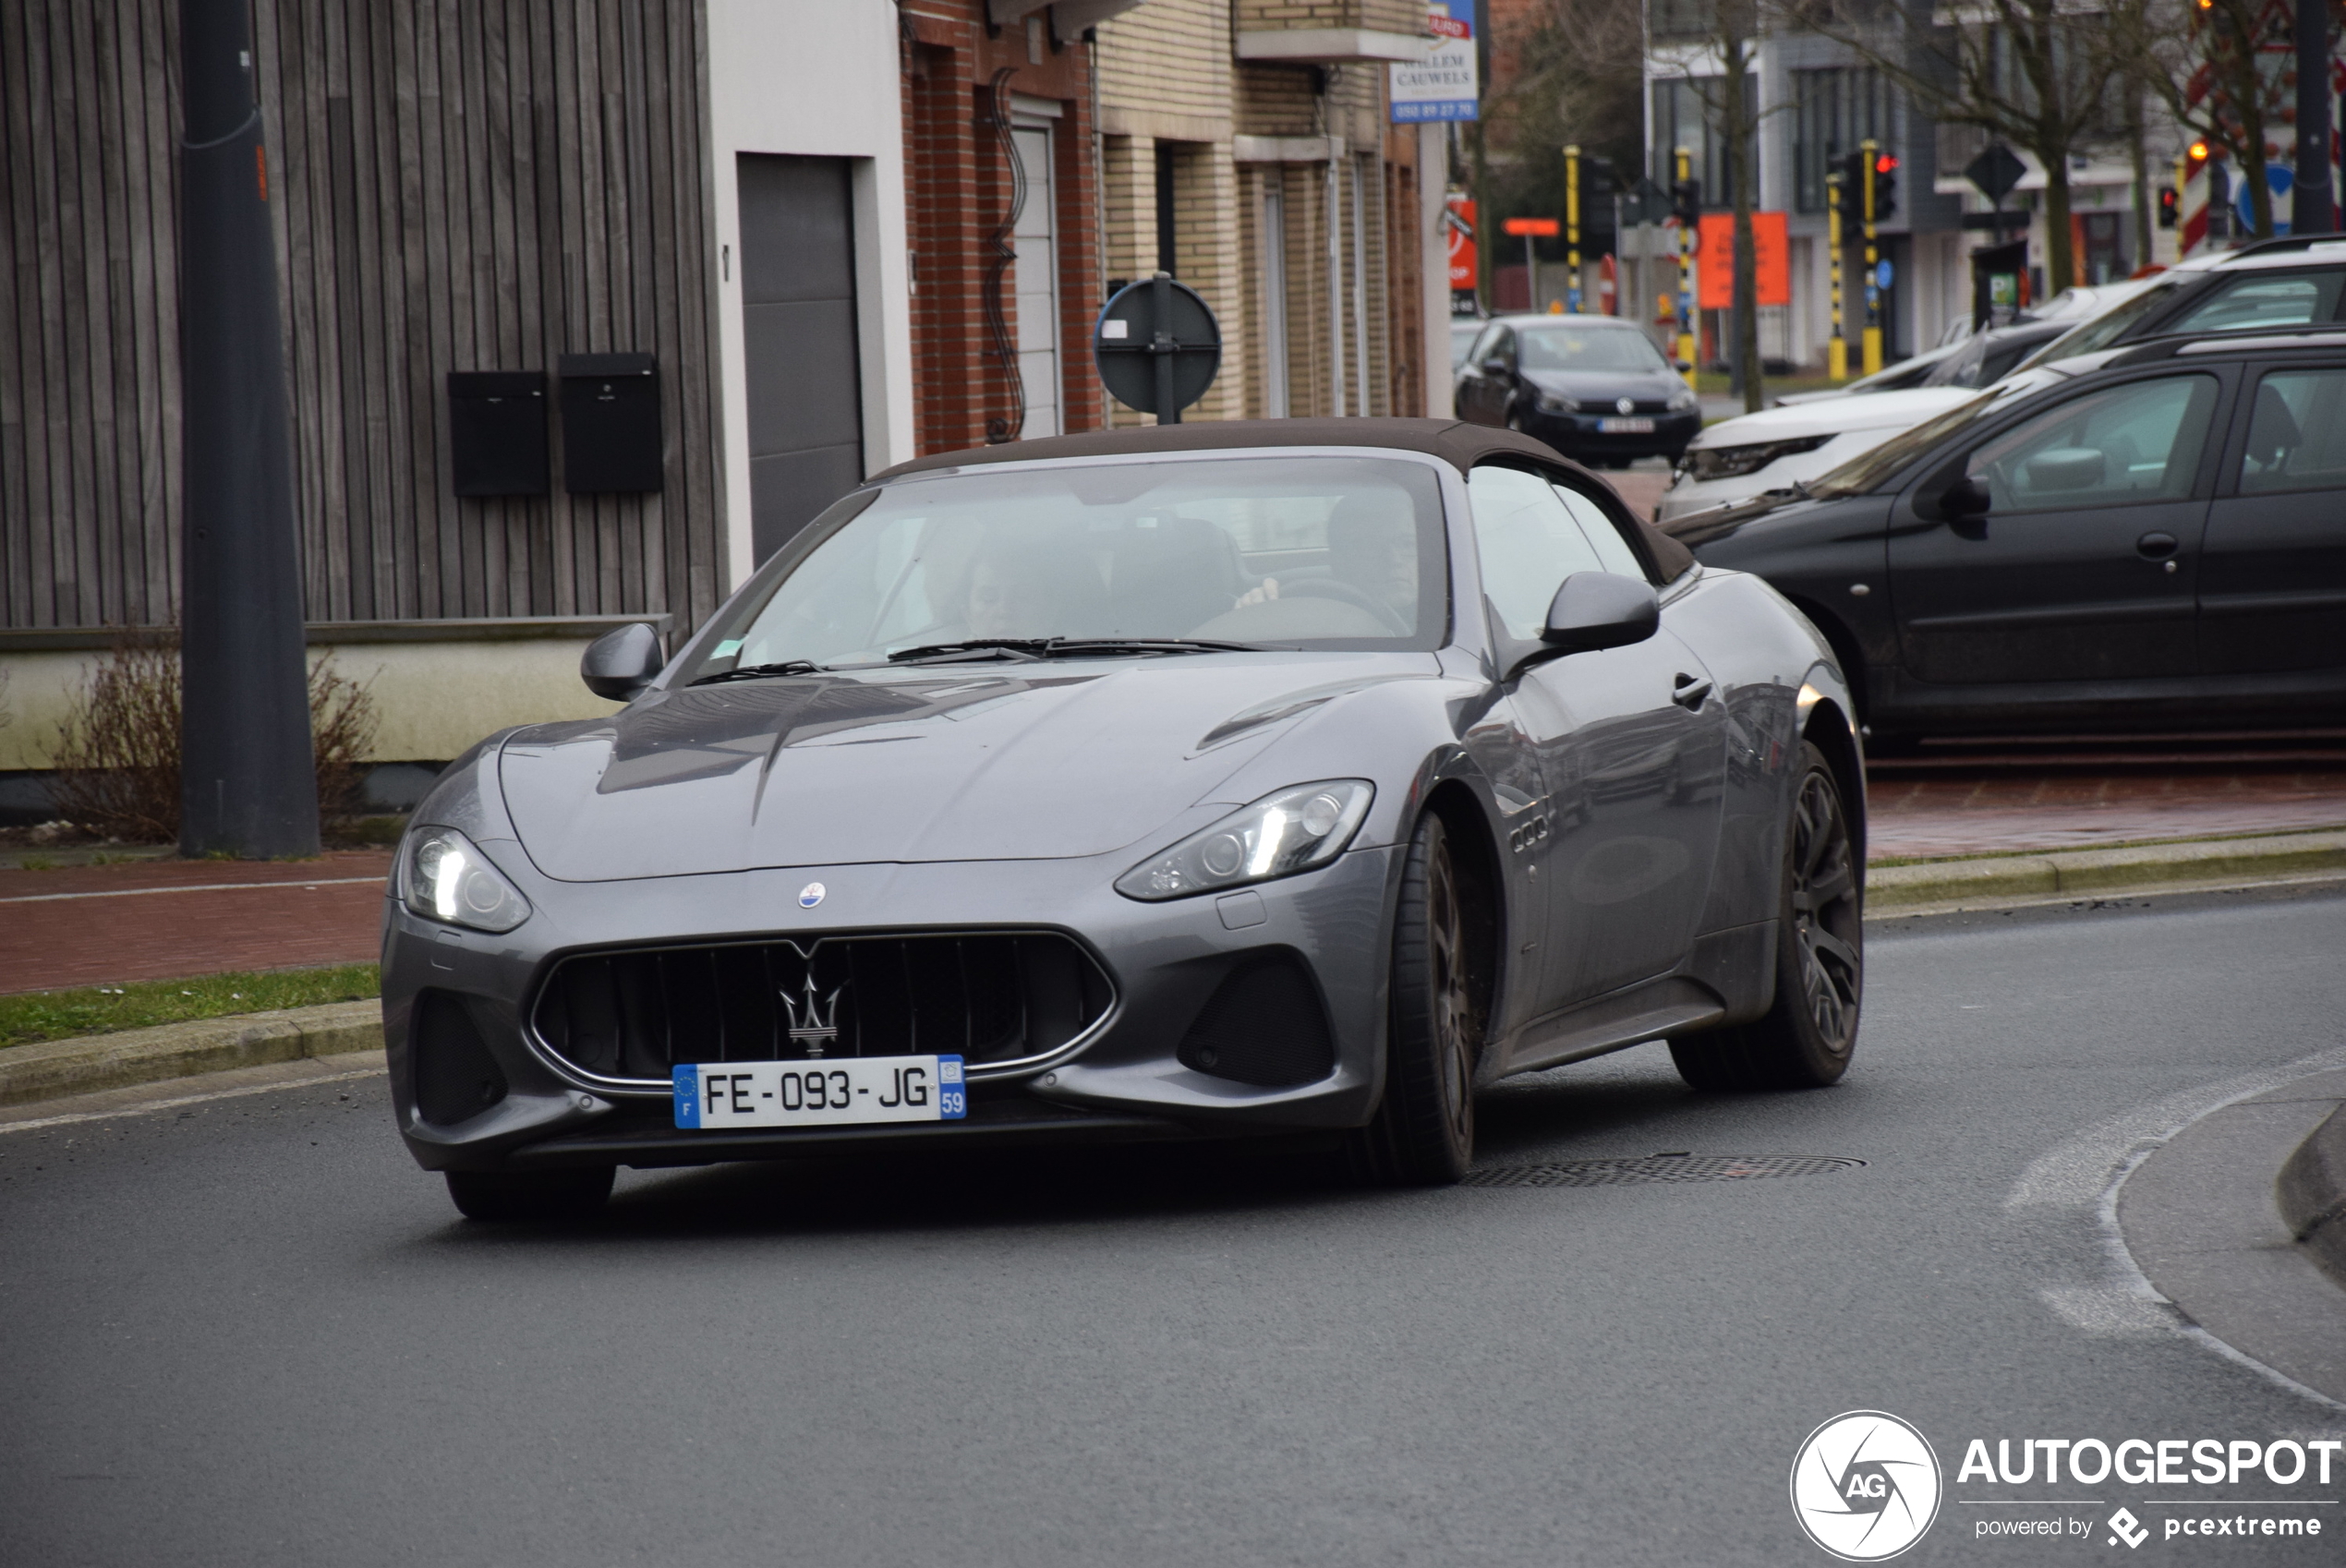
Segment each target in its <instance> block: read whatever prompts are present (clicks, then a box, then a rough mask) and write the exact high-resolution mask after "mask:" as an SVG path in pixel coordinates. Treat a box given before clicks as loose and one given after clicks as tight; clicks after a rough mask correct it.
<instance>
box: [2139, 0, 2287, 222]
mask: <svg viewBox="0 0 2346 1568" xmlns="http://www.w3.org/2000/svg"><path fill="white" fill-rule="evenodd" d="M2126 20H2127V21H2128V22H2129V24H2130V33H2129V37H2128V42H2131V43H2132V44H2133V46H2134V56H2135V57H2134V75H2135V77H2136V78H2137V79H2139V80H2140V81H2141V82H2142V83H2143V84H2145V85H2146V86H2147V87H2148V88H2149V89H2150V90H2151V91H2153V92H2155V93H2156V94H2158V96H2159V101H2160V102H2161V103H2164V104H2165V105H2166V107H2167V112H2168V113H2169V114H2171V115H2173V116H2174V117H2175V122H2176V124H2178V125H2179V126H2181V127H2183V129H2184V130H2186V131H2188V132H2190V133H2192V134H2193V135H2195V136H2199V137H2202V138H2205V139H2207V142H2208V143H2209V145H2210V146H2212V147H2214V148H2215V149H2216V150H2217V151H2220V152H2222V153H2223V154H2225V156H2226V159H2227V160H2228V161H2229V162H2230V163H2231V164H2232V166H2233V167H2234V168H2236V169H2238V170H2239V171H2240V177H2241V179H2242V181H2243V183H2244V184H2245V185H2246V186H2247V187H2248V209H2249V226H2250V228H2251V229H2252V230H2253V231H2254V233H2255V237H2256V238H2258V239H2269V238H2271V237H2272V233H2273V191H2272V186H2271V184H2270V182H2269V181H2268V180H2267V178H2266V175H2265V161H2266V159H2267V158H2268V157H2269V156H2271V154H2272V151H2273V150H2272V149H2271V148H2269V147H2267V145H2266V141H2265V136H2266V129H2267V127H2269V126H2271V125H2274V124H2276V123H2278V122H2279V120H2280V119H2281V118H2282V117H2283V109H2284V104H2285V103H2286V102H2287V97H2285V95H2284V91H2283V85H2282V79H2281V73H2280V72H2279V71H2275V72H2273V73H2272V74H2271V75H2270V76H2269V77H2268V76H2267V74H2266V72H2265V70H2264V69H2263V66H2262V64H2261V62H2260V61H2259V59H2258V53H2259V49H2258V46H2259V45H2260V44H2272V45H2276V46H2278V47H2277V48H2276V51H2275V52H2276V53H2278V52H2279V47H2286V46H2289V45H2290V44H2291V43H2292V27H2293V25H2294V23H2293V18H2292V17H2291V16H2289V15H2287V14H2284V13H2280V12H2275V13H2273V14H2272V15H2270V16H2267V15H2266V14H2265V12H2264V10H2263V6H2262V5H2261V4H2260V3H2259V0H2186V3H2184V4H2181V5H2179V6H2177V7H2176V9H2175V11H2173V12H2169V11H2165V10H2163V9H2161V10H2140V11H2137V12H2136V13H2135V14H2134V15H2133V16H2132V17H2129V18H2126ZM2283 57H2284V58H2285V57H2286V56H2283ZM2287 96H2293V94H2290V95H2287Z"/></svg>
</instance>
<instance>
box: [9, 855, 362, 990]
mask: <svg viewBox="0 0 2346 1568" xmlns="http://www.w3.org/2000/svg"><path fill="white" fill-rule="evenodd" d="M390 868H391V851H390V850H337V851H334V852H333V853H330V854H327V855H324V856H322V857H320V859H318V860H314V861H300V862H290V863H288V862H274V861H143V862H138V863H136V864H130V865H91V866H73V867H68V868H65V869H61V870H57V871H0V994H5V993H8V992H16V991H47V990H54V989H57V988H60V987H64V986H73V985H117V984H120V983H124V982H126V981H133V980H177V979H180V978H183V977H185V976H187V975H191V974H212V973H217V972H219V971H222V970H243V969H254V970H260V969H301V968H308V967H310V966H313V965H319V964H346V963H365V962H368V961H369V960H371V959H373V958H374V957H375V955H376V953H377V952H378V951H379V950H380V948H381V931H382V885H383V877H384V875H385V874H386V873H388V871H389V870H390Z"/></svg>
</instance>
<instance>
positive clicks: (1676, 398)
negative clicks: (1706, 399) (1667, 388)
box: [1670, 387, 1699, 414]
mask: <svg viewBox="0 0 2346 1568" xmlns="http://www.w3.org/2000/svg"><path fill="white" fill-rule="evenodd" d="M1698 401H1699V399H1697V398H1696V396H1695V395H1694V389H1693V388H1692V387H1681V388H1679V389H1678V390H1677V391H1676V392H1672V393H1671V394H1670V412H1671V413H1673V414H1684V413H1685V412H1686V411H1687V409H1689V408H1692V407H1693V406H1694V405H1695V404H1696V403H1697V402H1698Z"/></svg>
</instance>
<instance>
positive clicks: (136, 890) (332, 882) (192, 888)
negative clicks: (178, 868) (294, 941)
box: [0, 876, 389, 904]
mask: <svg viewBox="0 0 2346 1568" xmlns="http://www.w3.org/2000/svg"><path fill="white" fill-rule="evenodd" d="M387 880H389V879H388V878H387V877H381V876H329V877H325V878H323V879H321V880H320V881H317V882H191V883H189V884H187V886H186V887H113V888H108V889H106V890H105V891H103V892H97V893H27V894H25V895H23V896H22V897H19V898H14V899H0V904H54V903H55V902H57V901H58V900H59V899H136V898H138V897H139V896H140V895H141V894H146V893H235V892H240V891H242V890H243V889H245V888H248V887H298V888H300V889H301V890H302V891H303V892H305V893H314V892H316V891H317V890H318V889H319V888H320V887H346V886H348V885H349V884H351V883H355V882H383V881H387Z"/></svg>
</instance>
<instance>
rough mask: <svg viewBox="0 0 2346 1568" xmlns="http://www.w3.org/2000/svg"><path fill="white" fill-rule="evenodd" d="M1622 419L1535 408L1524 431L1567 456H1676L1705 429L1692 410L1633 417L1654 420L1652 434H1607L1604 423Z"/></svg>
mask: <svg viewBox="0 0 2346 1568" xmlns="http://www.w3.org/2000/svg"><path fill="white" fill-rule="evenodd" d="M1618 417H1620V416H1618V415H1615V414H1611V413H1608V412H1605V411H1604V410H1602V409H1600V410H1596V411H1594V412H1591V413H1587V414H1543V413H1541V412H1540V411H1539V410H1538V409H1537V408H1534V409H1532V410H1530V412H1528V413H1526V414H1525V415H1524V416H1523V419H1524V426H1523V428H1524V429H1525V431H1526V432H1527V433H1529V434H1530V435H1533V436H1537V437H1538V438H1539V439H1540V440H1543V441H1545V442H1547V443H1548V444H1549V445H1550V446H1552V447H1554V448H1555V449H1556V450H1557V451H1558V452H1563V453H1564V454H1565V455H1566V457H1576V458H1577V457H1675V456H1676V455H1677V454H1678V453H1679V452H1684V451H1686V449H1687V442H1688V441H1690V440H1694V438H1695V433H1696V432H1697V431H1699V430H1700V429H1701V428H1702V412H1701V410H1699V409H1691V408H1690V409H1687V411H1686V412H1684V413H1682V414H1639V415H1634V416H1632V417H1634V418H1639V419H1651V420H1652V421H1653V429H1652V430H1651V432H1645V431H1639V432H1637V433H1635V434H1622V433H1607V432H1606V431H1605V430H1604V428H1602V427H1603V422H1604V421H1605V420H1607V419H1613V418H1618Z"/></svg>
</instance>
